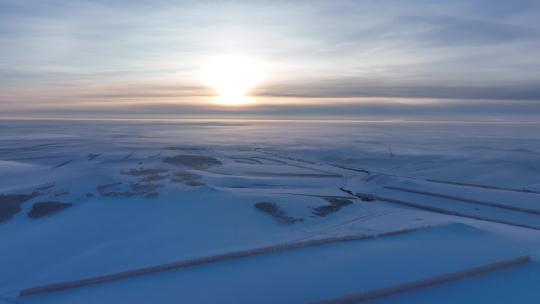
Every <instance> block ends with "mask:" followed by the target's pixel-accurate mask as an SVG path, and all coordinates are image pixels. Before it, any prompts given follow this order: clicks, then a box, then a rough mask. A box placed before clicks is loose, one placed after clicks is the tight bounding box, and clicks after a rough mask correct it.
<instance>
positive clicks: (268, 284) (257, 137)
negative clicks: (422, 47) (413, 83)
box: [0, 120, 540, 303]
mask: <svg viewBox="0 0 540 304" xmlns="http://www.w3.org/2000/svg"><path fill="white" fill-rule="evenodd" d="M538 134H540V124H520V123H427V122H416V123H412V122H408V123H399V122H391V123H390V122H385V123H382V122H379V123H377V122H369V123H368V122H363V123H360V122H314V121H310V122H306V121H304V122H300V121H296V122H293V121H287V122H283V121H282V122H276V121H274V122H272V121H230V120H227V121H197V120H191V121H176V122H173V121H160V122H157V121H1V122H0V240H1V241H0V253H1V256H0V303H1V302H2V301H5V302H6V303H216V302H222V303H255V302H257V303H304V302H313V301H322V300H327V299H336V298H337V299H342V298H343V297H346V296H348V295H354V294H359V293H365V292H369V291H372V290H377V289H381V288H387V287H392V286H398V285H400V284H407V283H410V282H415V281H419V280H424V279H429V278H433V277H437V276H444V275H447V274H449V273H453V272H459V271H464V270H467V269H471V268H475V267H479V266H482V265H487V264H490V263H494V262H498V261H502V260H505V259H513V258H516V257H521V256H531V258H532V262H531V263H527V264H523V265H520V266H517V267H512V268H507V269H504V270H499V271H493V272H489V273H485V274H482V275H478V276H473V277H467V278H464V279H461V280H456V281H452V282H447V283H444V284H438V285H436V286H432V287H427V288H419V289H415V290H412V291H409V292H405V293H399V294H395V295H391V296H388V297H381V298H378V299H375V300H373V302H374V303H379V302H380V303H434V302H436V303H457V302H459V303H479V302H487V301H489V302H491V303H507V302H516V303H538V302H540V292H539V291H538V290H537V288H535V284H534V283H533V282H537V281H538V280H540V264H539V262H538V257H539V256H540V136H539V135H538ZM414 228H421V229H419V230H415V231H411V232H408V233H404V234H399V235H390V236H384V237H380V238H375V239H366V240H356V241H348V242H338V243H329V244H322V245H320V246H314V247H309V248H300V249H291V250H283V251H279V252H272V253H268V254H262V255H256V256H250V257H242V258H236V259H230V260H226V261H219V262H215V263H209V264H203V265H199V266H193V267H188V268H182V269H176V270H171V271H166V272H159V273H153V274H148V275H144V276H138V277H134V278H129V279H124V280H118V281H112V282H107V283H101V284H96V285H91V286H86V287H81V288H76V289H69V290H64V291H57V292H50V293H43V294H35V295H31V296H19V292H20V291H21V290H24V289H27V288H31V287H35V286H41V285H47V284H52V283H57V282H65V281H70V280H80V279H86V278H92V277H96V276H102V275H107V274H114V273H117V272H121V271H129V270H133V269H138V268H141V267H148V266H155V265H159V264H163V263H170V262H176V261H181V260H188V259H195V258H200V257H207V256H213V255H219V254H225V253H230V252H235V251H241V250H249V249H254V248H259V247H265V246H271V245H279V244H284V243H287V244H289V243H295V242H303V241H308V240H315V239H324V238H331V237H342V236H359V235H376V234H381V233H382V234H385V233H387V232H392V231H399V230H403V229H406V230H408V229H414Z"/></svg>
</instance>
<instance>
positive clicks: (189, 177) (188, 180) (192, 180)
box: [171, 171, 205, 187]
mask: <svg viewBox="0 0 540 304" xmlns="http://www.w3.org/2000/svg"><path fill="white" fill-rule="evenodd" d="M172 175H173V176H172V178H171V182H173V183H182V184H186V185H188V186H191V187H198V186H204V185H205V183H203V182H202V181H200V180H199V179H200V176H198V175H196V174H193V173H190V172H185V171H178V172H174V173H173V174H172Z"/></svg>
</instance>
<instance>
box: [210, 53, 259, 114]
mask: <svg viewBox="0 0 540 304" xmlns="http://www.w3.org/2000/svg"><path fill="white" fill-rule="evenodd" d="M262 77H263V67H262V64H261V63H260V62H258V61H256V60H254V59H252V58H249V57H246V56H238V55H234V56H231V55H227V56H218V57H214V58H212V59H210V60H208V62H207V63H206V64H205V65H204V67H203V69H202V80H203V81H204V82H205V83H206V84H207V85H209V86H210V87H212V88H213V89H214V90H215V91H216V92H217V93H218V94H219V97H218V102H219V103H220V104H223V105H239V104H245V103H246V102H247V98H246V96H247V94H248V92H249V90H250V89H251V88H253V87H254V86H255V85H257V84H258V83H259V82H260V81H261V80H262Z"/></svg>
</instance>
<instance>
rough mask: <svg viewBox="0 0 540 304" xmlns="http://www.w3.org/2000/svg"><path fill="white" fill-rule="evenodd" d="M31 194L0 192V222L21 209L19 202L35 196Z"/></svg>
mask: <svg viewBox="0 0 540 304" xmlns="http://www.w3.org/2000/svg"><path fill="white" fill-rule="evenodd" d="M37 195H38V194H37V193H35V192H34V193H32V194H0V223H2V222H4V221H7V220H9V219H11V218H13V216H15V214H17V213H19V212H20V211H21V204H22V203H24V202H26V201H27V200H30V199H32V198H34V197H36V196H37Z"/></svg>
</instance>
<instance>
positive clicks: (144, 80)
mask: <svg viewBox="0 0 540 304" xmlns="http://www.w3.org/2000/svg"><path fill="white" fill-rule="evenodd" d="M0 45H2V47H1V48H0V107H2V108H4V110H5V109H9V110H10V111H16V110H17V108H18V107H19V110H22V109H25V111H29V110H28V109H31V108H36V109H38V108H39V109H46V108H47V107H51V108H50V109H49V110H48V111H52V112H54V110H55V109H56V110H58V111H59V113H60V110H62V109H58V108H57V107H58V105H60V104H66V103H68V104H70V105H71V107H70V108H72V107H76V106H77V105H81V107H82V106H83V105H85V104H88V102H95V103H100V102H112V103H115V102H116V103H121V102H124V101H130V102H136V101H139V102H145V103H152V102H156V103H160V102H164V101H167V102H176V103H178V104H184V105H189V106H190V107H191V106H197V104H198V103H199V104H200V103H204V98H205V97H209V96H210V95H212V94H214V92H213V91H212V90H211V89H210V88H208V87H206V86H205V85H204V84H203V83H201V82H200V80H199V78H198V73H199V70H200V69H201V66H202V65H203V64H204V62H205V60H207V58H209V57H211V56H215V55H220V54H244V55H247V56H251V57H254V58H257V59H259V60H261V61H264V62H265V63H267V73H266V74H267V75H266V77H265V81H264V82H263V83H261V85H260V86H259V87H257V88H255V89H254V90H252V92H251V93H252V94H253V95H256V96H259V97H261V99H264V98H265V97H274V99H275V98H278V97H280V98H289V97H296V98H307V99H310V98H329V99H331V98H361V97H393V98H403V97H407V98H441V99H493V100H507V101H508V102H511V101H512V100H540V89H539V86H538V84H539V83H540V53H538V52H537V50H538V49H540V3H539V2H538V1H525V0H519V1H479V0H477V1H465V0H459V1H449V2H433V1H421V0H409V1H352V0H351V1H338V2H329V1H295V2H290V1H272V2H264V3H263V2H256V1H232V2H223V1H89V0H86V1H83V0H74V1H69V2H68V3H66V2H65V1H59V0H44V1H24V0H0ZM266 100H269V99H266ZM291 102H293V101H291ZM280 103H282V102H280ZM293 103H294V102H293ZM302 104H305V103H302ZM200 109H201V111H202V110H204V109H205V106H202V105H201V108H200ZM261 111H262V109H261ZM307 112H311V110H307ZM338 112H339V111H338Z"/></svg>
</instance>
